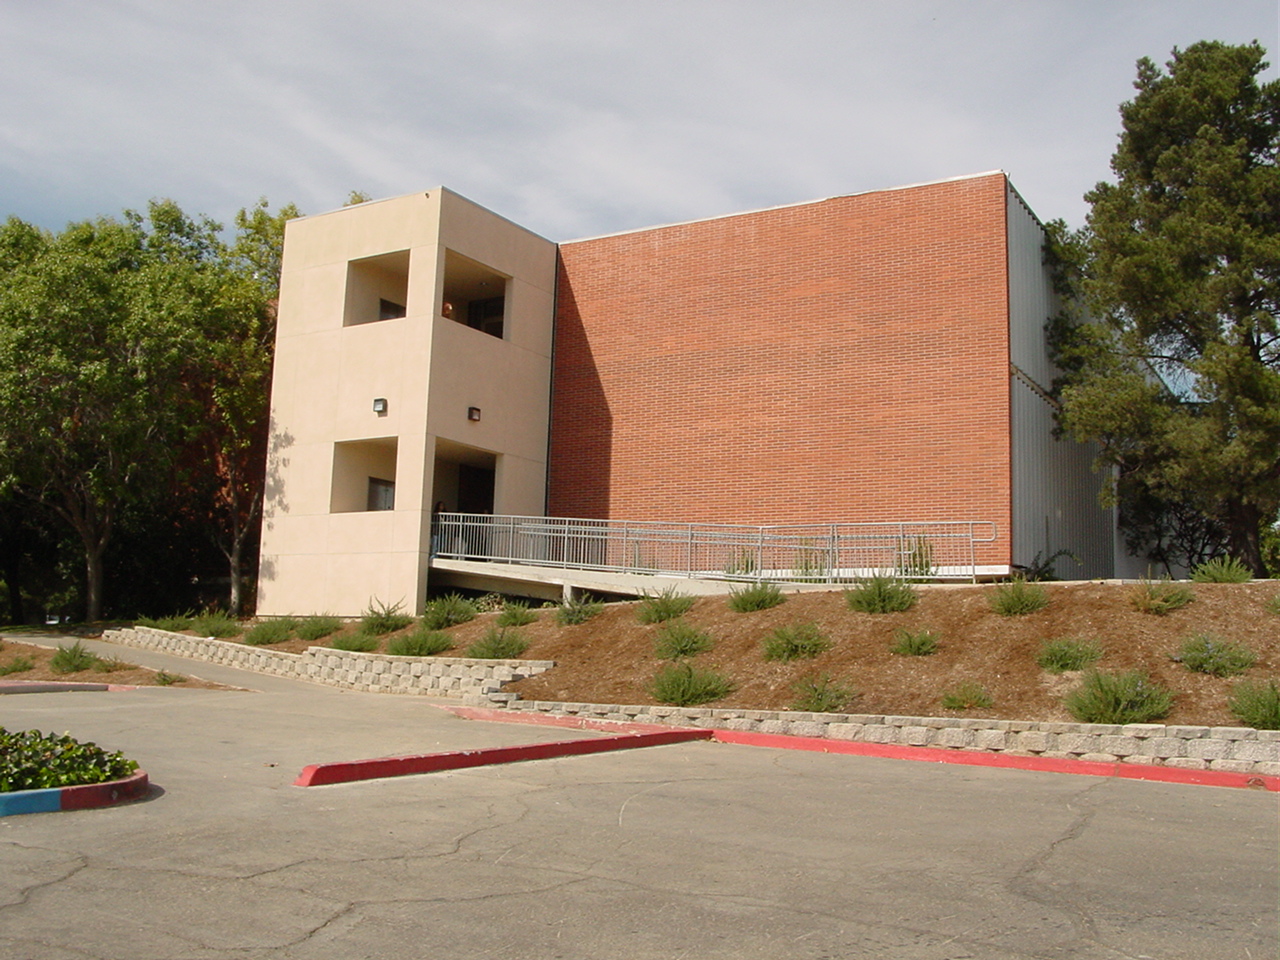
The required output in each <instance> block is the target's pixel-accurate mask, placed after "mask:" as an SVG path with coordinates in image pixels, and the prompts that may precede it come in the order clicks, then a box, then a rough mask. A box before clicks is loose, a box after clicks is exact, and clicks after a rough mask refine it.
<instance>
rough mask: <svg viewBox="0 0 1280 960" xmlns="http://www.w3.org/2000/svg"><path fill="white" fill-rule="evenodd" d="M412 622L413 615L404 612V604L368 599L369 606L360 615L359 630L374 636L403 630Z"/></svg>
mask: <svg viewBox="0 0 1280 960" xmlns="http://www.w3.org/2000/svg"><path fill="white" fill-rule="evenodd" d="M428 606H430V605H429V604H428ZM412 623H413V617H411V616H409V614H407V613H405V612H404V604H403V603H401V602H399V601H397V602H395V603H384V602H383V601H381V600H370V601H369V606H368V607H366V608H365V611H364V613H362V614H361V615H360V631H361V632H362V633H366V634H369V635H371V636H375V637H381V636H383V635H384V634H388V633H395V632H396V631H397V630H403V629H404V628H405V627H407V626H409V625H410V624H412Z"/></svg>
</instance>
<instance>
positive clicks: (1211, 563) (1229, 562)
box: [1191, 556, 1253, 583]
mask: <svg viewBox="0 0 1280 960" xmlns="http://www.w3.org/2000/svg"><path fill="white" fill-rule="evenodd" d="M1191 579H1192V580H1194V581H1195V582H1196V583H1248V582H1249V581H1250V580H1252V579H1253V571H1252V570H1250V569H1249V568H1248V567H1246V566H1245V565H1244V564H1243V563H1241V562H1240V561H1239V560H1237V559H1236V558H1235V557H1225V556H1223V557H1213V558H1211V559H1209V560H1206V561H1204V563H1198V564H1196V566H1195V568H1194V569H1193V570H1192V571H1191Z"/></svg>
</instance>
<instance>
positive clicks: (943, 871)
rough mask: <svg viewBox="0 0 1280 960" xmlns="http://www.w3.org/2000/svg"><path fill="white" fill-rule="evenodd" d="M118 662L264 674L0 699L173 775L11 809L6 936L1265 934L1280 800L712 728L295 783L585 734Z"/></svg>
mask: <svg viewBox="0 0 1280 960" xmlns="http://www.w3.org/2000/svg"><path fill="white" fill-rule="evenodd" d="M135 654H136V656H135ZM129 658H130V659H132V660H135V661H139V662H146V663H147V664H148V665H157V666H161V667H163V668H164V669H169V670H174V671H176V672H182V673H196V674H199V675H201V676H206V677H208V678H209V679H218V680H222V681H223V682H226V681H227V679H231V681H232V682H236V681H238V682H239V684H240V685H242V686H253V687H256V688H258V689H259V690H260V692H234V691H233V692H225V691H206V690H183V689H179V688H149V689H139V690H135V691H129V692H122V693H58V694H43V695H39V696H22V697H4V698H0V724H3V725H5V726H7V727H11V728H28V727H40V728H43V729H53V730H57V731H62V730H68V731H70V732H71V733H72V734H74V735H76V736H78V737H81V738H85V739H90V740H94V741H96V742H98V743H99V744H101V745H102V746H105V747H108V748H111V749H123V750H124V751H125V752H126V753H127V754H128V755H130V756H132V757H134V758H135V759H137V760H139V761H140V762H141V763H142V765H143V766H144V767H145V768H146V769H147V771H148V772H149V773H150V774H151V776H152V779H153V781H154V783H156V784H157V785H158V787H160V788H161V789H162V790H163V794H162V795H158V796H156V797H155V798H154V799H152V800H150V801H148V802H145V803H141V804H136V805H133V806H126V807H117V808H109V809H103V810H90V811H81V812H74V813H57V814H33V815H29V816H20V817H9V818H4V819H3V820H0V956H5V957H14V958H30V960H62V958H71V957H77V958H83V957H96V958H123V957H130V958H143V960H145V958H155V960H212V958H232V957H234V958H236V960H257V958H264V960H265V958H267V957H270V958H273V960H275V958H284V960H330V958H332V960H337V958H344V960H345V958H352V957H377V958H379V960H384V958H386V960H399V958H405V960H409V958H412V960H420V958H422V957H424V956H431V957H442V958H451V960H452V958H473V957H474V958H519V960H539V958H546V960H552V958H574V960H583V958H602V960H603V958H610V960H614V958H628V960H656V958H677V957H686V958H712V960H718V958H724V960H729V958H733V960H739V958H780V960H781V958H786V960H820V958H822V960H832V958H863V957H866V958H871V957H875V958H885V957H890V958H909V960H954V958H962V957H970V958H988V957H990V958H1032V957H1035V958H1087V960H1104V958H1105V960H1113V958H1116V957H1122V956H1128V957H1139V956H1147V957H1177V958H1199V957H1204V958H1219V957H1247V956H1250V955H1252V956H1254V957H1262V956H1271V955H1272V954H1274V952H1275V944H1276V933H1277V930H1276V903H1277V882H1278V876H1277V872H1278V871H1277V816H1276V815H1277V799H1276V797H1275V796H1274V795H1271V794H1266V793H1262V792H1254V791H1248V790H1232V789H1215V788H1208V787H1181V786H1169V785H1162V784H1151V783H1134V782H1123V781H1115V780H1095V779H1092V778H1084V777H1070V776H1061V775H1053V774H1040V773H1029V772H1024V771H1008V770H996V769H989V768H975V767H957V766H949V765H933V764H923V763H911V762H902V761H892V760H876V759H869V758H861V757H842V756H828V755H822V754H809V753H797V752H791V751H774V750H765V749H756V748H748V747H736V746H728V745H722V744H710V743H695V744H683V745H673V746H662V747H654V748H651V749H646V750H638V751H630V752H627V753H619V754H603V755H596V756H590V757H575V758H565V759H559V760H546V761H538V762H533V763H522V764H514V765H510V766H501V767H489V768H479V769H472V770H467V771H460V772H454V773H443V774H432V775H427V776H414V777H404V778H399V779H394V780H382V781H370V782H366V783H355V784H346V785H339V786H331V787H314V788H308V789H304V788H297V787H293V786H290V783H291V781H292V780H293V778H294V777H295V776H297V774H298V771H299V770H300V769H301V767H302V766H304V765H305V764H307V763H314V762H319V761H325V760H350V759H358V758H362V757H373V756H386V755H394V754H401V753H414V752H424V751H428V750H435V749H469V748H475V747H479V746H486V745H504V744H506V745H510V744H516V743H527V742H532V741H535V740H539V739H547V740H550V739H558V738H562V737H563V736H564V735H565V731H563V730H559V729H554V728H552V729H547V728H531V727H528V726H519V725H514V724H497V723H479V722H474V721H466V720H461V719H458V718H456V717H453V716H451V715H448V714H446V713H444V712H443V711H441V710H439V709H437V708H436V707H435V706H433V705H432V703H431V702H429V701H426V700H425V699H424V698H418V697H395V696H379V695H375V694H361V693H348V692H341V691H337V690H333V689H330V688H326V687H320V686H313V685H310V684H306V683H302V682H299V681H294V680H284V679H280V678H272V677H263V676H258V675H242V674H238V673H236V672H235V671H230V670H226V671H225V672H224V670H225V668H217V667H215V666H213V665H209V664H191V663H185V662H183V661H179V662H178V663H176V664H175V663H173V662H172V661H174V660H175V659H176V658H171V657H165V656H164V655H160V654H151V653H149V652H145V651H129ZM227 674H235V676H234V677H231V678H227V676H226V675H227Z"/></svg>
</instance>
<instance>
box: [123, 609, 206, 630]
mask: <svg viewBox="0 0 1280 960" xmlns="http://www.w3.org/2000/svg"><path fill="white" fill-rule="evenodd" d="M194 619H195V613H193V612H187V613H179V614H175V615H173V616H171V617H139V618H138V619H137V620H135V621H134V622H135V623H136V624H137V625H138V626H140V627H151V628H152V629H153V630H166V631H168V632H169V633H181V632H182V631H183V630H190V629H191V621H192V620H194Z"/></svg>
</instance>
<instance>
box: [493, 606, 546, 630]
mask: <svg viewBox="0 0 1280 960" xmlns="http://www.w3.org/2000/svg"><path fill="white" fill-rule="evenodd" d="M537 619H538V615H537V614H536V613H534V612H533V611H532V610H530V609H529V604H527V603H525V602H524V601H523V600H508V601H507V602H506V603H505V604H503V607H502V612H501V613H500V614H498V626H500V627H523V626H524V625H525V624H528V623H535V622H537Z"/></svg>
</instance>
